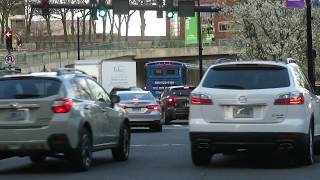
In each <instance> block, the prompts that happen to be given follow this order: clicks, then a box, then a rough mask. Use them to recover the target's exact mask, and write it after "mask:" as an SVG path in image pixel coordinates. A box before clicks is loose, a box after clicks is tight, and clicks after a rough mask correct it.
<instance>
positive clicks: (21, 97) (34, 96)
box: [15, 94, 40, 99]
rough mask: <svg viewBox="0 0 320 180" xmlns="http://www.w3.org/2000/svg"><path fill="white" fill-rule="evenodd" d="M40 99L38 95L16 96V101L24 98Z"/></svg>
mask: <svg viewBox="0 0 320 180" xmlns="http://www.w3.org/2000/svg"><path fill="white" fill-rule="evenodd" d="M37 97H40V95H39V94H16V95H15V98H16V99H24V98H37Z"/></svg>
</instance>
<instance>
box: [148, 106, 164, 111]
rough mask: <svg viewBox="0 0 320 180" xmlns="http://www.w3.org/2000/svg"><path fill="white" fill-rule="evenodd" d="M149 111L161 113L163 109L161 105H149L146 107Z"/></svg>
mask: <svg viewBox="0 0 320 180" xmlns="http://www.w3.org/2000/svg"><path fill="white" fill-rule="evenodd" d="M146 108H147V109H149V110H153V111H160V110H161V107H160V106H159V105H148V106H146Z"/></svg>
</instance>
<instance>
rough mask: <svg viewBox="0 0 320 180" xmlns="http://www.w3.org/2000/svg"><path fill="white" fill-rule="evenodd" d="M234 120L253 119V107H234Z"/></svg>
mask: <svg viewBox="0 0 320 180" xmlns="http://www.w3.org/2000/svg"><path fill="white" fill-rule="evenodd" d="M233 117H234V118H253V107H243V106H240V107H234V108H233Z"/></svg>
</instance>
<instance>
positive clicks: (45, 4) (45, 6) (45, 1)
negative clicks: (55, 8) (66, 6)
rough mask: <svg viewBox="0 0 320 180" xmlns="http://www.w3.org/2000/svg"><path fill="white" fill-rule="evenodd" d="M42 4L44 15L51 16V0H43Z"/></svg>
mask: <svg viewBox="0 0 320 180" xmlns="http://www.w3.org/2000/svg"><path fill="white" fill-rule="evenodd" d="M41 5H42V10H41V11H42V16H49V15H50V9H49V0H41Z"/></svg>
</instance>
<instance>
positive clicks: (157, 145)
mask: <svg viewBox="0 0 320 180" xmlns="http://www.w3.org/2000/svg"><path fill="white" fill-rule="evenodd" d="M186 145H187V144H133V145H130V146H131V147H169V146H170V147H172V146H186Z"/></svg>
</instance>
